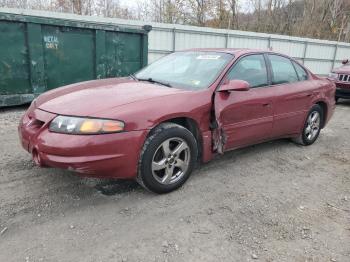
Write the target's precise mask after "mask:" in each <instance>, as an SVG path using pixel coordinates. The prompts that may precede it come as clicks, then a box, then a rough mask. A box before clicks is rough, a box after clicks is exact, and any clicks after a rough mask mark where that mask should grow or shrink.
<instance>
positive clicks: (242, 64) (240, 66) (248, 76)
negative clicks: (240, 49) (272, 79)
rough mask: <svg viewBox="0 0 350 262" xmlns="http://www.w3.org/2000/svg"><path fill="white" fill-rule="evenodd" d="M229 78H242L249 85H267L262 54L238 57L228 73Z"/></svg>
mask: <svg viewBox="0 0 350 262" xmlns="http://www.w3.org/2000/svg"><path fill="white" fill-rule="evenodd" d="M228 79H229V80H244V81H247V82H248V83H249V84H250V87H259V86H267V70H266V64H265V60H264V56H263V55H250V56H246V57H243V58H242V59H240V60H239V61H238V62H237V63H236V64H235V65H234V67H233V68H232V69H231V71H230V72H229V74H228Z"/></svg>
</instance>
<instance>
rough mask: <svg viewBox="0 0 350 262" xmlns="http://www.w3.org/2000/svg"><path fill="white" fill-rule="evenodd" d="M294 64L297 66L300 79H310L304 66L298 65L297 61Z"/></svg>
mask: <svg viewBox="0 0 350 262" xmlns="http://www.w3.org/2000/svg"><path fill="white" fill-rule="evenodd" d="M293 65H294V67H295V70H296V71H297V74H298V77H299V80H300V81H304V80H307V79H308V74H307V72H306V71H305V69H304V68H302V67H301V66H300V65H298V64H297V63H295V62H293Z"/></svg>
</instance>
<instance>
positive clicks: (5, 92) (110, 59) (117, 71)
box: [0, 11, 148, 106]
mask: <svg viewBox="0 0 350 262" xmlns="http://www.w3.org/2000/svg"><path fill="white" fill-rule="evenodd" d="M147 33H148V31H146V30H144V29H142V28H140V29H132V28H122V27H120V26H118V25H117V24H97V23H93V22H87V21H77V20H74V21H71V20H66V19H63V18H55V17H52V18H45V17H37V16H30V15H20V14H17V13H11V12H10V11H8V12H6V13H4V12H0V57H1V61H0V106H10V105H18V104H23V103H28V102H30V101H32V100H33V99H34V98H35V97H36V96H38V95H39V94H41V93H43V92H45V91H47V90H50V89H54V88H57V87H60V86H64V85H68V84H72V83H77V82H81V81H87V80H92V79H101V78H109V77H121V76H126V75H129V74H131V73H134V72H136V71H137V70H139V69H140V68H142V67H144V66H145V65H147V62H148V61H147V54H148V35H147Z"/></svg>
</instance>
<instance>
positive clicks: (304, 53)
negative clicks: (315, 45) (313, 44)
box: [302, 41, 309, 65]
mask: <svg viewBox="0 0 350 262" xmlns="http://www.w3.org/2000/svg"><path fill="white" fill-rule="evenodd" d="M308 45H309V43H308V42H307V41H305V42H304V52H303V57H302V60H303V65H305V59H306V54H307V47H308Z"/></svg>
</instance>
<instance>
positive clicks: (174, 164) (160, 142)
mask: <svg viewBox="0 0 350 262" xmlns="http://www.w3.org/2000/svg"><path fill="white" fill-rule="evenodd" d="M197 155H198V149H197V142H196V139H195V138H194V136H193V134H192V133H191V132H190V131H189V130H188V129H186V128H184V127H182V126H180V125H177V124H174V123H164V124H161V125H159V126H158V127H157V128H156V129H155V130H154V132H153V133H152V135H151V136H150V137H148V138H147V140H146V142H145V144H144V146H143V149H142V152H141V156H140V163H139V172H138V176H137V181H138V182H139V184H140V185H142V186H143V187H144V188H146V189H148V190H150V191H152V192H155V193H168V192H171V191H173V190H175V189H177V188H179V187H180V186H182V185H183V184H184V183H185V182H186V180H187V179H188V177H189V176H190V174H191V172H192V170H193V167H194V165H195V162H196V160H197Z"/></svg>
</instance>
